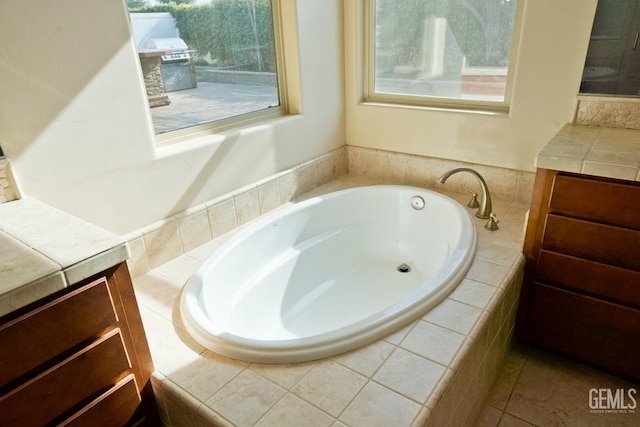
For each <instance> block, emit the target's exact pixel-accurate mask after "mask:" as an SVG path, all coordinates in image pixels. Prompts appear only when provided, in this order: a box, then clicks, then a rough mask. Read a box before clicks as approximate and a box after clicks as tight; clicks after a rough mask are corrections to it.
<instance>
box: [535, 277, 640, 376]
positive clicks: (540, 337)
mask: <svg viewBox="0 0 640 427" xmlns="http://www.w3.org/2000/svg"><path fill="white" fill-rule="evenodd" d="M530 298H531V306H532V307H537V309H534V310H530V311H529V316H528V319H527V320H526V326H525V330H526V333H525V336H526V338H527V340H530V341H531V342H532V343H533V344H538V345H540V346H543V347H545V348H551V349H554V350H557V351H560V352H562V353H564V354H566V355H569V356H572V357H575V358H577V359H580V360H583V361H586V362H589V363H593V364H595V365H598V366H601V367H603V368H605V369H608V370H611V371H613V372H617V373H620V374H623V375H624V376H627V377H630V378H633V379H634V380H636V381H638V380H640V363H638V354H639V353H640V311H638V310H635V309H632V308H629V307H623V306H620V305H617V304H612V303H608V302H604V301H601V300H597V299H594V298H590V297H587V296H583V295H578V294H575V293H573V292H569V291H565V290H562V289H558V288H554V287H550V286H546V285H543V284H540V283H534V284H533V286H532V287H531V293H530Z"/></svg>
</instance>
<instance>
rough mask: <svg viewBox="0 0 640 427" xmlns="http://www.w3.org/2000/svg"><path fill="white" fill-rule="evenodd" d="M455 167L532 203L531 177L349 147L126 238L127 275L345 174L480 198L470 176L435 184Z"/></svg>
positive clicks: (498, 195)
mask: <svg viewBox="0 0 640 427" xmlns="http://www.w3.org/2000/svg"><path fill="white" fill-rule="evenodd" d="M456 167H471V168H474V169H476V170H477V171H478V172H480V173H481V174H482V175H483V176H484V178H485V180H486V181H487V184H488V185H489V188H490V190H491V196H492V199H493V201H494V202H503V203H507V204H514V203H515V204H521V205H528V204H529V202H530V200H531V194H532V192H533V181H534V173H533V172H525V171H517V170H512V169H504V168H498V167H491V166H483V165H474V164H469V163H463V162H457V161H452V160H444V159H435V158H429V157H423V156H416V155H410V154H403V153H396V152H392V151H383V150H374V149H369V148H362V147H354V146H345V147H342V148H339V149H337V150H334V151H331V152H329V153H327V154H325V155H323V156H320V157H318V158H316V159H313V160H310V161H308V162H306V163H304V164H302V165H299V166H297V167H295V168H291V169H289V170H286V171H284V172H281V173H279V174H277V175H274V176H271V177H268V178H266V179H264V180H262V181H259V182H257V183H254V184H252V185H249V186H246V187H243V188H240V189H237V190H236V191H233V192H231V193H229V194H226V195H223V196H221V197H218V198H216V199H214V200H210V201H209V202H206V203H204V204H202V205H199V206H195V207H193V208H191V209H189V210H187V211H184V212H181V213H179V214H177V215H174V216H173V217H171V218H167V219H166V220H163V221H159V222H157V223H155V224H152V225H150V226H148V227H145V228H143V229H141V230H138V231H136V232H133V233H130V234H129V235H127V236H125V239H126V240H127V241H128V243H129V247H130V248H131V252H132V256H131V259H130V260H129V261H128V264H129V270H130V271H131V275H132V276H133V277H136V276H139V275H142V274H144V273H146V272H148V271H150V270H151V269H154V268H156V267H158V266H160V265H162V264H164V263H166V262H168V261H170V260H172V259H174V258H176V257H178V256H181V255H184V254H185V253H187V252H189V251H190V250H192V249H194V248H196V247H197V246H199V245H203V244H205V243H206V242H208V241H211V240H214V239H216V238H218V237H220V236H222V235H224V234H225V233H227V232H229V231H231V230H233V229H235V228H236V227H239V226H242V225H243V224H245V223H247V222H248V221H251V220H252V219H255V218H257V217H258V216H260V215H263V214H265V213H267V212H269V211H271V210H273V209H275V208H277V207H279V206H282V205H283V204H286V203H288V202H290V201H291V200H292V199H294V198H295V197H299V196H300V195H301V194H305V193H307V192H309V191H311V190H313V189H314V188H316V187H318V186H319V185H322V184H325V183H327V182H329V181H330V180H332V179H335V178H339V177H340V176H343V175H345V174H347V173H349V174H350V175H361V176H362V177H364V178H366V179H368V180H369V181H370V182H371V183H382V184H402V185H413V186H417V187H423V188H432V189H434V188H435V189H436V190H445V191H452V192H456V193H463V194H468V190H469V189H473V191H476V192H478V193H480V186H479V185H478V182H477V180H476V179H475V178H474V177H473V176H471V175H469V174H456V175H454V176H452V177H451V178H449V180H447V183H446V184H437V183H436V179H437V178H438V177H439V176H440V175H442V174H443V173H444V172H446V171H448V170H450V169H453V168H456ZM465 197H469V196H465ZM467 201H468V200H465V201H464V204H466V203H467Z"/></svg>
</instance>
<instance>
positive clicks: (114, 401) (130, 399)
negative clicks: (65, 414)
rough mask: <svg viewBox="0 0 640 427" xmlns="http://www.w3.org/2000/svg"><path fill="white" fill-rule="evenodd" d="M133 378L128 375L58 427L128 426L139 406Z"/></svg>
mask: <svg viewBox="0 0 640 427" xmlns="http://www.w3.org/2000/svg"><path fill="white" fill-rule="evenodd" d="M140 401H141V400H140V394H139V393H138V389H137V388H136V382H135V378H134V376H133V375H132V374H131V375H128V376H126V377H125V378H123V379H122V380H121V381H120V382H118V384H116V385H115V386H114V387H113V388H112V389H110V390H109V391H107V392H105V393H104V394H102V395H101V396H100V397H98V398H97V399H96V400H94V401H93V402H91V403H90V404H88V405H87V406H86V407H84V408H83V409H82V410H80V411H78V413H76V414H74V415H73V416H72V417H70V418H69V419H67V420H66V421H63V422H62V423H60V427H63V426H65V427H67V426H72V427H83V426H89V425H90V426H92V427H118V426H124V425H128V424H130V423H131V422H132V421H133V420H134V417H135V416H136V412H137V410H138V406H139V405H140Z"/></svg>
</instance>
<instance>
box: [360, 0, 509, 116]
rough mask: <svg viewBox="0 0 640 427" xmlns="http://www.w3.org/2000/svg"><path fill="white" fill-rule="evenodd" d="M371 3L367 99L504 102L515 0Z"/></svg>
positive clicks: (495, 105) (480, 105) (472, 104)
mask: <svg viewBox="0 0 640 427" xmlns="http://www.w3.org/2000/svg"><path fill="white" fill-rule="evenodd" d="M367 5H368V9H367V14H368V19H367V26H366V28H367V30H368V34H367V41H368V42H367V46H368V52H367V55H368V58H367V63H368V65H367V73H368V75H367V76H366V78H365V98H366V99H367V100H368V101H381V102H395V103H407V104H415V105H435V106H443V107H451V106H453V107H457V108H460V107H461V108H470V109H492V110H505V111H506V110H507V108H508V98H509V89H510V81H511V78H510V75H509V72H508V71H509V65H510V63H511V62H512V59H511V56H512V55H511V51H512V39H513V34H514V26H515V25H514V23H515V20H516V15H517V13H516V9H517V5H516V0H370V1H368V2H367Z"/></svg>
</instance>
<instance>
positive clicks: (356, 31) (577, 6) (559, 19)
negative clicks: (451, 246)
mask: <svg viewBox="0 0 640 427" xmlns="http://www.w3.org/2000/svg"><path fill="white" fill-rule="evenodd" d="M519 1H526V3H525V9H524V16H523V21H522V32H521V38H520V40H519V47H518V55H519V56H518V64H517V68H516V69H515V82H514V87H513V98H512V102H511V110H510V114H509V115H508V116H488V115H481V114H477V113H463V112H447V111H433V110H426V109H417V108H399V107H392V106H374V105H367V104H363V103H361V102H360V101H361V99H362V90H361V88H362V82H361V80H360V75H361V68H360V67H361V64H362V55H363V52H362V48H361V46H362V41H361V38H360V34H362V32H361V31H362V23H363V17H362V7H361V6H362V2H361V0H346V1H345V45H346V56H345V58H346V88H347V91H346V108H347V141H348V144H350V145H356V146H362V147H369V148H378V149H386V150H393V151H399V152H405V153H411V154H419V155H425V156H431V157H438V158H445V159H452V160H460V161H466V162H472V163H479V164H488V165H493V166H502V167H508V168H515V169H520V170H528V171H532V170H534V158H535V154H536V153H537V151H538V150H539V149H540V148H541V147H542V146H543V145H544V144H545V143H546V142H547V141H548V140H549V139H550V138H551V137H552V136H553V135H554V134H555V133H556V132H557V131H558V130H559V129H560V127H562V126H563V125H564V124H566V123H567V122H570V121H571V119H572V115H573V111H574V106H575V102H576V94H577V92H578V89H579V86H580V79H581V75H582V69H583V66H584V61H585V57H586V52H587V46H588V44H589V35H590V33H591V26H592V23H593V17H594V15H595V9H596V4H597V0H562V1H558V0H519Z"/></svg>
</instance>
